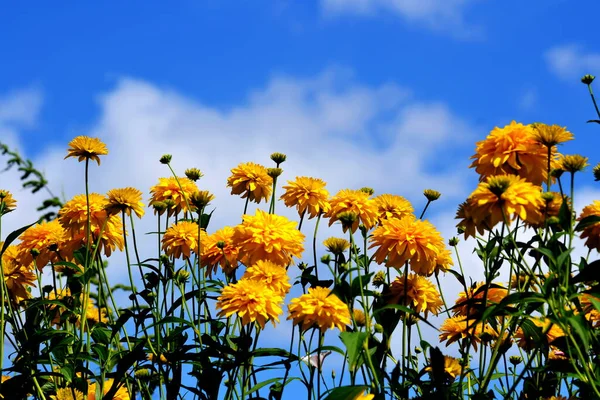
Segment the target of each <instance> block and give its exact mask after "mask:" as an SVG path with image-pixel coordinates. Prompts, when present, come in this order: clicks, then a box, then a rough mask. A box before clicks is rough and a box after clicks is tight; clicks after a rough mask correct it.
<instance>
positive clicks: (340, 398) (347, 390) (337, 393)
mask: <svg viewBox="0 0 600 400" xmlns="http://www.w3.org/2000/svg"><path fill="white" fill-rule="evenodd" d="M368 389H369V387H368V386H343V387H338V388H335V389H333V390H332V391H331V392H329V394H328V395H327V397H325V400H348V399H355V398H357V397H358V396H360V395H361V394H363V393H364V392H365V391H366V390H368Z"/></svg>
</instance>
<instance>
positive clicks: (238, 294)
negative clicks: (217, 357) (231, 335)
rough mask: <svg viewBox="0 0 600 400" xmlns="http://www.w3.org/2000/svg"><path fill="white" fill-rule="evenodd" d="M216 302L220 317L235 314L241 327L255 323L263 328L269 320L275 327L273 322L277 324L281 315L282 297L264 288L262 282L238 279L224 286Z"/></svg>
mask: <svg viewBox="0 0 600 400" xmlns="http://www.w3.org/2000/svg"><path fill="white" fill-rule="evenodd" d="M217 300H218V301H217V309H219V310H221V311H219V316H220V317H223V316H225V317H229V316H231V315H233V314H237V315H238V316H239V317H240V318H241V319H242V324H243V325H247V324H249V323H251V322H254V321H256V322H257V323H258V324H259V325H260V327H261V328H264V327H265V323H266V322H267V320H269V319H270V320H271V322H272V323H273V326H275V322H276V321H277V322H279V315H280V314H281V313H283V310H282V309H281V304H282V303H283V296H282V295H281V294H280V293H276V292H274V291H273V290H271V289H269V288H266V287H265V285H264V284H263V283H262V282H260V281H255V280H251V279H240V280H239V281H238V282H237V283H233V284H229V285H227V286H225V287H224V288H223V291H222V292H221V296H219V298H218V299H217Z"/></svg>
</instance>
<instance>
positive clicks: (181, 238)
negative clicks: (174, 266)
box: [162, 221, 206, 258]
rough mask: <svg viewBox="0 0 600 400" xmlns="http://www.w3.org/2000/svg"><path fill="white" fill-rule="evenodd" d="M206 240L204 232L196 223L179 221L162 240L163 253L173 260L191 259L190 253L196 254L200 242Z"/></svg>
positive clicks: (168, 230)
mask: <svg viewBox="0 0 600 400" xmlns="http://www.w3.org/2000/svg"><path fill="white" fill-rule="evenodd" d="M204 240H206V232H204V230H201V229H200V227H199V226H198V224H197V223H195V222H190V221H179V222H178V223H176V224H173V225H171V226H170V227H169V228H168V229H167V231H166V232H165V234H164V236H163V238H162V249H163V251H164V252H165V253H166V254H167V255H169V256H173V257H175V258H181V256H182V255H183V256H184V257H186V258H189V257H191V252H192V251H193V252H194V253H196V254H198V246H199V244H200V242H204Z"/></svg>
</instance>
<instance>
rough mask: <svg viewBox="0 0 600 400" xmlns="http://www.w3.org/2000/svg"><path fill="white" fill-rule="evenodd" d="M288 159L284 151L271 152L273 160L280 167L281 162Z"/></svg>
mask: <svg viewBox="0 0 600 400" xmlns="http://www.w3.org/2000/svg"><path fill="white" fill-rule="evenodd" d="M286 159H287V156H286V155H285V154H283V153H273V154H271V160H273V161H274V162H275V164H277V166H278V167H279V164H282V163H284V162H285V160H286Z"/></svg>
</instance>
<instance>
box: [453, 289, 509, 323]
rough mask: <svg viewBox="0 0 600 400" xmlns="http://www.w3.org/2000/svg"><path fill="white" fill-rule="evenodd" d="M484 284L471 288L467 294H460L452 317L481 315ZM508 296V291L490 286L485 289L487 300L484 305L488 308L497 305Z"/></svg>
mask: <svg viewBox="0 0 600 400" xmlns="http://www.w3.org/2000/svg"><path fill="white" fill-rule="evenodd" d="M485 294H486V293H485V283H480V284H478V285H476V286H471V287H470V288H469V290H468V294H467V293H465V292H460V293H459V294H458V299H457V300H456V302H455V303H454V304H455V307H454V315H456V316H459V315H460V316H464V317H466V316H473V315H474V314H477V313H478V312H479V313H482V312H483V307H484V302H483V297H484V295H485ZM507 295H508V290H506V288H504V287H501V286H499V285H493V286H492V285H490V286H489V287H488V289H487V300H486V302H485V304H486V305H487V307H489V306H490V305H492V304H498V303H500V302H501V301H502V299H504V298H505V297H506V296H507Z"/></svg>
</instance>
